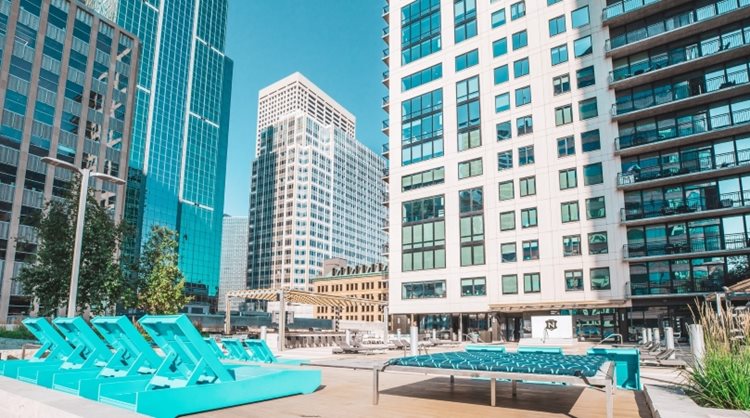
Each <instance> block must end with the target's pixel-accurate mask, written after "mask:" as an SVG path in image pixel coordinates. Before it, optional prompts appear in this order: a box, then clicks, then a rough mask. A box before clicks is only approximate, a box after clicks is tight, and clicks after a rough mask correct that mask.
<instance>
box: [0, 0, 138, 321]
mask: <svg viewBox="0 0 750 418" xmlns="http://www.w3.org/2000/svg"><path fill="white" fill-rule="evenodd" d="M139 51H140V43H139V41H138V39H137V38H136V37H135V35H133V34H131V33H129V32H126V31H125V30H124V29H122V28H121V27H119V26H116V25H115V24H113V23H112V22H110V21H107V20H105V19H103V18H101V17H100V16H99V15H97V14H95V13H93V12H92V11H91V10H90V9H88V8H86V7H84V6H82V5H81V4H79V3H78V2H75V1H69V0H42V1H39V0H35V1H30V0H13V1H9V0H0V110H2V121H1V123H0V218H1V219H0V250H1V251H2V259H0V274H2V285H0V323H5V322H7V321H8V319H9V316H12V317H15V316H24V315H27V314H28V313H29V306H30V302H31V301H30V299H29V298H28V297H26V296H24V292H23V289H21V288H20V286H19V285H18V284H17V283H16V282H15V281H14V278H15V277H17V276H18V274H19V272H20V270H21V268H22V267H23V265H24V264H25V263H27V262H30V261H31V257H32V256H33V254H34V252H35V251H36V246H37V237H36V232H35V229H34V228H33V219H34V217H35V216H36V215H38V214H39V213H40V212H41V210H42V209H43V208H44V204H45V202H46V201H48V200H50V199H55V198H56V197H59V196H61V195H62V194H63V193H64V190H65V188H66V184H67V183H68V182H69V181H70V180H72V178H73V177H72V176H73V174H72V172H70V171H67V170H65V169H61V168H53V167H51V166H49V165H46V164H44V163H43V162H42V158H43V157H52V158H56V159H59V160H63V161H66V162H69V163H72V164H75V165H76V166H78V167H82V168H83V167H86V168H91V169H92V170H95V171H98V172H104V173H107V174H110V175H112V176H116V177H121V178H123V179H124V178H126V175H127V171H128V152H129V149H130V143H131V136H132V135H133V127H132V120H133V113H134V103H135V100H134V98H135V91H136V84H135V79H136V76H137V73H138V62H139ZM92 182H93V184H92V186H91V187H92V188H93V189H95V190H99V196H100V199H101V201H102V202H103V204H105V205H108V206H109V207H110V208H111V210H112V214H113V216H114V218H115V219H116V220H119V219H121V218H122V216H123V211H124V205H125V190H124V187H122V186H114V185H112V184H110V183H103V182H101V181H100V180H94V179H92Z"/></svg>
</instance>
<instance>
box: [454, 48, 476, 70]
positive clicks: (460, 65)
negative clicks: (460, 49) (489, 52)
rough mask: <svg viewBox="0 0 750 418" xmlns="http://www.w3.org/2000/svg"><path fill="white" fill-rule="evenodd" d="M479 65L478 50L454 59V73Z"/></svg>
mask: <svg viewBox="0 0 750 418" xmlns="http://www.w3.org/2000/svg"><path fill="white" fill-rule="evenodd" d="M477 64H479V50H478V49H474V50H472V51H469V52H467V53H465V54H461V55H459V56H457V57H456V72H458V71H461V70H465V69H467V68H469V67H473V66H475V65H477Z"/></svg>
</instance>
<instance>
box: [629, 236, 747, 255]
mask: <svg viewBox="0 0 750 418" xmlns="http://www.w3.org/2000/svg"><path fill="white" fill-rule="evenodd" d="M745 248H750V237H749V236H748V235H747V234H745V233H737V234H725V235H723V236H722V235H700V236H698V237H686V236H685V235H679V236H672V237H670V238H669V239H660V240H649V241H647V242H637V243H635V242H631V243H628V244H625V245H624V246H623V256H624V258H625V259H631V258H638V257H654V256H663V255H672V254H687V253H703V252H713V251H732V250H742V249H745Z"/></svg>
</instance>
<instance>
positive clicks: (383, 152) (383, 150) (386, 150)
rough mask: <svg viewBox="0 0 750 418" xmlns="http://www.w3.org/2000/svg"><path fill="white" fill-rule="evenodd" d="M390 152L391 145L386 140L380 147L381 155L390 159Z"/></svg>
mask: <svg viewBox="0 0 750 418" xmlns="http://www.w3.org/2000/svg"><path fill="white" fill-rule="evenodd" d="M390 153H391V147H390V145H388V143H387V142H386V143H385V144H383V145H382V146H381V147H380V155H382V156H383V158H385V159H388V156H389V155H390Z"/></svg>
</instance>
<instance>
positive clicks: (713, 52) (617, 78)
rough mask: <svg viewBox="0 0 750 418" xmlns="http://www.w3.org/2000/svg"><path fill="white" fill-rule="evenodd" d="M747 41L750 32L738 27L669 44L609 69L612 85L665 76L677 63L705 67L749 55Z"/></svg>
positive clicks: (638, 82)
mask: <svg viewBox="0 0 750 418" xmlns="http://www.w3.org/2000/svg"><path fill="white" fill-rule="evenodd" d="M748 45H750V33H746V32H744V31H737V32H734V33H731V34H725V35H722V36H721V37H718V36H717V37H716V38H714V39H710V40H706V41H698V40H696V42H695V43H694V44H691V45H688V46H683V47H677V48H670V50H669V52H662V53H660V54H659V55H657V56H654V57H650V58H648V59H645V60H642V61H638V62H636V63H633V64H630V65H627V66H624V67H620V68H617V69H615V70H614V71H611V72H610V73H609V84H610V88H623V87H631V86H633V85H638V84H643V83H647V82H650V81H653V80H655V79H657V78H658V77H663V76H664V75H665V74H664V73H665V72H676V70H677V68H676V67H678V66H679V67H683V66H685V67H692V66H700V67H701V68H706V67H707V66H709V65H712V64H715V63H717V62H719V61H727V60H731V59H733V58H737V57H740V56H743V55H746V54H743V52H745V53H746V52H747V51H746V48H745V47H747V46H748ZM709 57H710V58H711V59H709ZM688 63H690V65H688ZM685 69H689V68H685ZM630 80H632V81H630Z"/></svg>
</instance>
